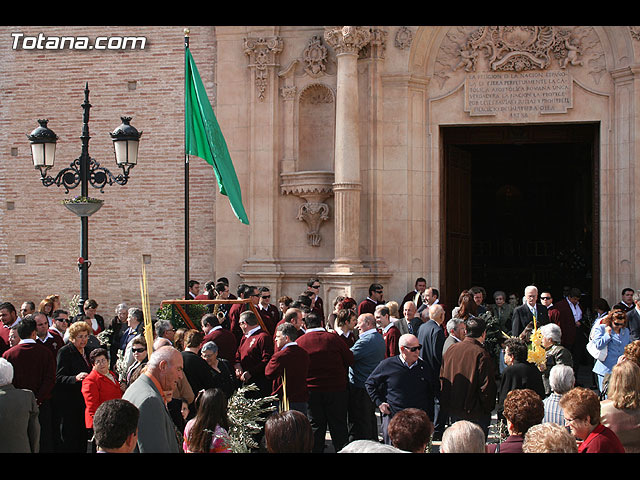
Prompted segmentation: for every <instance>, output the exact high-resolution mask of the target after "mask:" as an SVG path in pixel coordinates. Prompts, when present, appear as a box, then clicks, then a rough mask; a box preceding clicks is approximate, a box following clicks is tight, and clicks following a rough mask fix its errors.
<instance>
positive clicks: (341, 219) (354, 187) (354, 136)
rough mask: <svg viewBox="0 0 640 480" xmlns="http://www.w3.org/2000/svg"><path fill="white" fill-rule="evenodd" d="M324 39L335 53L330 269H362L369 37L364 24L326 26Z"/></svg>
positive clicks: (343, 270)
mask: <svg viewBox="0 0 640 480" xmlns="http://www.w3.org/2000/svg"><path fill="white" fill-rule="evenodd" d="M325 40H326V41H327V43H328V44H329V45H330V46H331V47H332V48H333V49H334V51H335V52H336V57H337V63H338V72H337V87H336V140H335V180H334V185H333V191H334V198H335V255H334V260H333V265H332V267H331V269H332V270H333V271H336V272H347V271H350V270H353V269H356V270H357V269H361V261H360V256H359V246H360V191H361V189H362V182H361V179H360V153H359V150H360V141H359V116H358V111H359V109H358V52H359V51H360V49H361V48H362V47H364V46H365V45H366V44H367V43H368V42H369V40H370V33H369V30H368V29H366V28H363V27H350V26H346V27H327V28H326V29H325Z"/></svg>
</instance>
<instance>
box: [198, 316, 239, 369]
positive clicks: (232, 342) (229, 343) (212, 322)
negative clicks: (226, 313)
mask: <svg viewBox="0 0 640 480" xmlns="http://www.w3.org/2000/svg"><path fill="white" fill-rule="evenodd" d="M223 321H224V320H223ZM200 324H201V326H202V331H203V332H204V334H205V335H204V339H203V340H202V344H201V345H200V347H201V348H202V345H204V344H205V343H207V342H213V343H215V344H216V346H217V347H218V356H219V357H220V358H224V359H225V360H227V361H229V362H231V363H232V364H233V362H235V360H236V351H237V350H238V342H237V340H236V337H235V335H234V334H233V333H231V332H230V331H229V330H227V329H226V328H223V327H222V325H221V324H220V319H218V317H217V316H215V315H214V314H213V313H207V314H205V315H204V316H203V317H202V319H201V320H200Z"/></svg>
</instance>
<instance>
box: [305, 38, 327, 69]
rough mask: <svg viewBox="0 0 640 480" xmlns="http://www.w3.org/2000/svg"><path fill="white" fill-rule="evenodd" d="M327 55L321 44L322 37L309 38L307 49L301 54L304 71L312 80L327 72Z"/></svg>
mask: <svg viewBox="0 0 640 480" xmlns="http://www.w3.org/2000/svg"><path fill="white" fill-rule="evenodd" d="M327 53H328V51H327V47H325V46H324V45H323V44H322V37H321V36H320V35H314V36H313V37H311V40H309V44H308V45H307V48H305V49H304V51H303V52H302V61H303V63H304V71H305V72H306V73H307V74H308V75H310V76H312V77H314V78H315V77H318V76H320V75H323V74H324V73H325V71H326V70H327Z"/></svg>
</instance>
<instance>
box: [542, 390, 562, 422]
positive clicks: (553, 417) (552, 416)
mask: <svg viewBox="0 0 640 480" xmlns="http://www.w3.org/2000/svg"><path fill="white" fill-rule="evenodd" d="M560 397H562V395H560V394H558V393H555V392H554V393H552V394H551V395H549V396H548V397H547V398H545V399H544V400H543V401H542V403H544V418H543V419H542V423H557V424H558V425H560V426H562V427H564V412H563V411H562V408H560Z"/></svg>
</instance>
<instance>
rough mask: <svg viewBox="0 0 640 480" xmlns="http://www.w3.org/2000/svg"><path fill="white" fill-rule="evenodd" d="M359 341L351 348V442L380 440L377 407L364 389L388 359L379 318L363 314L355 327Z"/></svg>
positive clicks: (349, 411) (349, 416) (349, 412)
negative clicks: (377, 319) (382, 363)
mask: <svg viewBox="0 0 640 480" xmlns="http://www.w3.org/2000/svg"><path fill="white" fill-rule="evenodd" d="M356 328H357V329H358V332H359V333H358V335H359V336H358V340H356V343H354V345H353V347H351V351H352V352H353V359H354V362H353V365H352V366H350V367H349V386H348V387H349V409H348V418H349V441H350V442H352V441H354V440H376V441H377V440H378V423H377V420H376V412H375V410H376V406H375V405H374V404H373V401H372V400H371V397H369V394H368V393H367V390H366V389H365V386H364V382H365V381H366V380H367V378H368V377H369V375H370V374H371V372H373V370H374V369H375V368H376V367H377V366H378V364H379V363H380V362H381V361H382V360H384V358H385V351H386V347H385V341H384V338H383V337H382V334H381V333H380V332H378V329H377V328H376V319H375V317H374V316H373V315H372V314H370V313H363V314H362V315H360V316H359V317H358V323H357V324H356Z"/></svg>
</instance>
